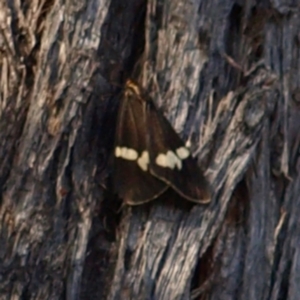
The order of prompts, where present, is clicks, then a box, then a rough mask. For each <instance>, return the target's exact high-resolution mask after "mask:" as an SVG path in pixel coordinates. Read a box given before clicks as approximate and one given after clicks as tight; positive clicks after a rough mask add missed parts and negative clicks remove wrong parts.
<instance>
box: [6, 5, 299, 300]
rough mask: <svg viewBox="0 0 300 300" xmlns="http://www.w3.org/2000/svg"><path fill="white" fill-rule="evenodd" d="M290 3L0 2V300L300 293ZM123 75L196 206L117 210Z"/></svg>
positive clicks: (295, 28) (175, 200)
mask: <svg viewBox="0 0 300 300" xmlns="http://www.w3.org/2000/svg"><path fill="white" fill-rule="evenodd" d="M299 20H300V18H299V9H298V7H292V6H289V3H285V2H284V1H283V0H281V1H270V3H267V1H257V3H256V2H255V1H246V2H245V3H244V1H232V0H225V1H220V0H219V1H217V0H216V1H193V2H186V1H172V0H166V1H161V2H156V1H153V0H148V2H146V1H142V0H130V1H117V0H116V1H106V2H104V1H97V0H92V1H69V2H66V3H65V2H64V3H63V2H60V1H56V0H51V1H37V0H32V1H22V2H19V1H16V0H12V1H6V2H5V1H0V25H1V27H0V47H1V54H0V66H1V87H0V88H1V90H0V91H1V93H0V97H1V98H0V104H1V105H0V134H1V136H0V141H1V142H0V187H1V200H0V201H1V202H0V205H1V206H0V299H64V298H66V299H243V300H244V299H255V300H256V299H300V285H299V280H298V278H299V273H300V270H299V267H298V266H299V265H300V264H299V253H298V252H299V246H298V245H299V236H300V226H299V221H298V216H299V214H300V212H299V207H300V205H299V199H300V196H299V195H300V191H299V187H300V182H299V181H300V177H299V174H298V170H299V166H298V156H299V155H298V149H299V141H300V135H299V128H300V124H299V121H298V120H300V118H299V117H298V114H299V103H298V102H299V95H298V94H299V83H298V77H299V76H298V73H299V72H298V65H299V62H298V60H299V54H298V52H299V51H298V49H299V34H298V32H299ZM128 76H131V77H134V79H136V80H138V81H139V83H140V84H141V85H142V86H143V88H144V89H146V90H147V91H148V93H149V95H150V96H151V97H152V98H153V99H154V101H155V102H156V104H157V105H158V107H160V108H161V109H162V110H163V112H164V113H165V115H166V117H167V118H168V119H169V120H170V122H171V123H172V125H173V126H174V128H175V129H176V130H177V131H178V132H179V134H180V135H181V137H182V138H183V139H185V140H188V139H189V140H190V141H191V143H192V150H193V152H194V154H195V155H196V156H197V157H198V158H199V166H201V167H202V168H203V169H204V170H205V174H206V176H207V178H208V180H209V182H210V183H211V186H212V190H213V195H212V201H211V203H210V204H209V205H202V206H201V205H194V204H190V203H187V202H186V201H185V200H183V199H180V198H179V197H178V196H176V195H175V194H173V193H171V192H168V193H166V194H165V195H163V196H162V197H160V198H159V199H157V200H155V201H153V202H152V203H149V204H147V205H141V206H138V207H124V206H122V205H121V207H120V202H121V201H120V199H117V197H115V196H114V195H113V193H112V191H111V184H110V178H111V163H110V162H111V153H112V150H113V133H114V126H115V116H116V111H117V104H118V101H119V100H120V95H121V93H120V90H121V88H120V87H121V86H122V83H123V80H124V78H127V77H128Z"/></svg>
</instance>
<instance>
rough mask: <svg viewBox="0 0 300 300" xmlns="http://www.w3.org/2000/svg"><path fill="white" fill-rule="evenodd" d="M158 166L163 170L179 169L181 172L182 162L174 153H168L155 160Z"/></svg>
mask: <svg viewBox="0 0 300 300" xmlns="http://www.w3.org/2000/svg"><path fill="white" fill-rule="evenodd" d="M155 162H156V164H157V165H158V166H160V167H163V168H170V169H172V170H173V169H174V168H175V167H177V169H178V170H181V167H182V163H181V160H180V159H179V158H178V157H177V156H176V154H175V153H174V152H172V151H168V152H167V154H162V153H161V154H159V155H158V156H157V157H156V160H155Z"/></svg>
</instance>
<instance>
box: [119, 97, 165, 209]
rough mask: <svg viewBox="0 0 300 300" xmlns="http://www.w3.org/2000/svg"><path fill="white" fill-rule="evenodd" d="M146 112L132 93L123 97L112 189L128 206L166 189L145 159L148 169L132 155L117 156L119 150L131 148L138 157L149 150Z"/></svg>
mask: <svg viewBox="0 0 300 300" xmlns="http://www.w3.org/2000/svg"><path fill="white" fill-rule="evenodd" d="M145 113H146V103H145V102H144V101H142V100H140V99H137V98H136V95H134V94H130V95H128V94H127V95H126V94H125V95H124V96H123V98H122V99H121V103H120V107H119V113H118V119H117V128H116V136H115V153H114V154H115V159H114V188H115V192H116V193H118V195H119V196H120V198H122V199H123V200H124V202H125V203H127V204H130V205H138V204H142V203H145V202H148V201H151V200H153V199H155V198H157V197H158V196H159V195H160V194H162V193H163V192H164V191H165V190H166V189H167V188H168V186H167V185H166V184H165V183H164V182H163V181H161V180H159V179H158V178H156V177H154V176H153V175H152V174H151V173H150V172H149V164H147V161H145V162H146V163H145V166H146V167H147V170H143V169H142V168H141V167H140V166H139V164H138V163H137V162H138V161H137V159H133V157H132V158H130V159H124V158H122V156H121V157H120V156H119V157H116V154H118V153H117V152H118V151H119V152H120V149H123V150H124V149H129V150H130V151H131V150H132V153H133V154H134V151H136V152H137V154H138V157H139V158H141V155H142V153H145V152H144V151H148V145H147V140H148V128H146V115H145ZM118 147H119V148H118ZM146 153H147V152H146ZM119 155H120V153H119Z"/></svg>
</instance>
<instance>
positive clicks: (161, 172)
mask: <svg viewBox="0 0 300 300" xmlns="http://www.w3.org/2000/svg"><path fill="white" fill-rule="evenodd" d="M147 118H148V124H149V126H148V127H149V133H150V140H149V151H150V171H151V173H152V174H153V175H154V176H156V177H157V178H159V179H161V180H163V181H164V182H166V183H167V184H168V185H170V186H171V187H172V188H173V189H174V190H175V191H176V192H177V193H178V194H180V195H181V196H182V197H184V198H186V199H187V200H190V201H194V202H198V203H207V202H209V201H210V198H211V192H210V187H209V184H208V182H207V180H206V179H205V177H204V175H203V173H202V171H201V170H200V168H199V167H198V165H197V162H196V160H195V159H194V158H193V157H192V156H191V154H190V152H189V150H188V149H187V148H186V147H185V145H184V143H183V141H182V140H181V139H180V137H179V136H178V134H177V133H176V132H175V130H174V129H173V127H172V126H171V124H170V123H169V122H168V120H167V119H166V118H165V117H164V116H163V115H162V114H161V113H160V112H159V111H158V110H157V109H156V108H155V106H154V104H153V103H152V102H149V104H148V106H147Z"/></svg>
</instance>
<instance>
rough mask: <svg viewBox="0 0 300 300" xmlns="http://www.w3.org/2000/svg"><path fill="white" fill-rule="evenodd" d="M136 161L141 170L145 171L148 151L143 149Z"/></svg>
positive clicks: (147, 162)
mask: <svg viewBox="0 0 300 300" xmlns="http://www.w3.org/2000/svg"><path fill="white" fill-rule="evenodd" d="M137 163H138V165H139V167H140V168H141V169H142V170H143V171H147V169H148V164H149V153H148V151H143V152H142V155H141V156H140V157H139V159H138V160H137Z"/></svg>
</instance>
